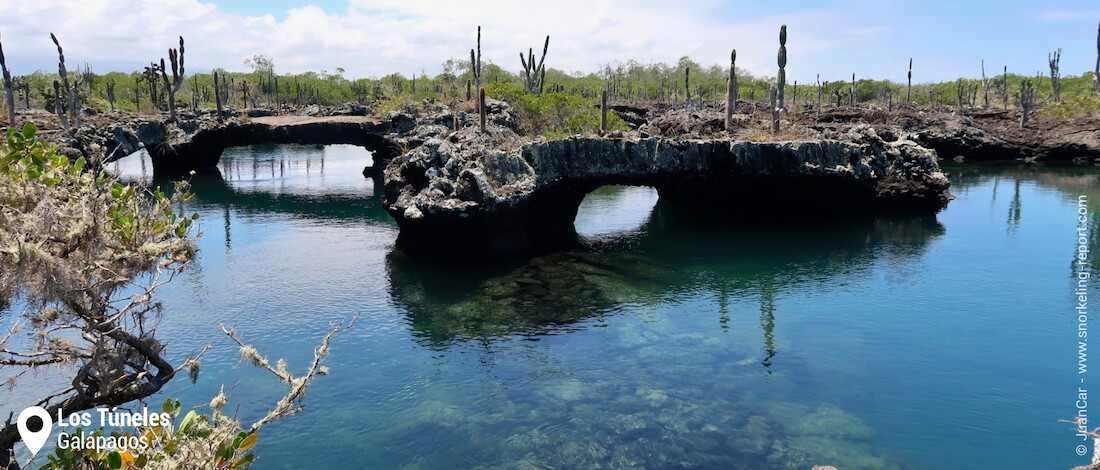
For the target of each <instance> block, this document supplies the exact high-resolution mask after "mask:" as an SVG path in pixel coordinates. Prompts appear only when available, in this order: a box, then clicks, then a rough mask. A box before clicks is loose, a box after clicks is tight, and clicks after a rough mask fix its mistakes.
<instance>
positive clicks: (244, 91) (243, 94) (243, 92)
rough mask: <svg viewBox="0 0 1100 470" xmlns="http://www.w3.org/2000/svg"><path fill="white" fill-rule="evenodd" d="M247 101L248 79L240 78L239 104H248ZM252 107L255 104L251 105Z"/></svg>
mask: <svg viewBox="0 0 1100 470" xmlns="http://www.w3.org/2000/svg"><path fill="white" fill-rule="evenodd" d="M248 103H249V99H248V81H247V80H241V105H242V106H248ZM253 107H255V106H253Z"/></svg>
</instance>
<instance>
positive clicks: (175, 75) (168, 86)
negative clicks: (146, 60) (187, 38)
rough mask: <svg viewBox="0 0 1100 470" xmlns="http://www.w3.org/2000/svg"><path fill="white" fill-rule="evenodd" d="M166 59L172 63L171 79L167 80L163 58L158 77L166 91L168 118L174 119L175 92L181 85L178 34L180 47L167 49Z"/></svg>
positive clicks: (181, 71)
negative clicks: (162, 81)
mask: <svg viewBox="0 0 1100 470" xmlns="http://www.w3.org/2000/svg"><path fill="white" fill-rule="evenodd" d="M168 60H169V61H170V62H171V63H172V80H171V81H169V80H168V72H167V71H165V69H166V68H167V67H165V64H164V58H161V59H160V77H161V79H163V80H164V89H165V90H167V91H168V119H169V120H171V121H172V122H175V121H176V92H177V91H179V90H180V86H181V85H183V36H180V48H179V50H178V51H177V50H176V49H168Z"/></svg>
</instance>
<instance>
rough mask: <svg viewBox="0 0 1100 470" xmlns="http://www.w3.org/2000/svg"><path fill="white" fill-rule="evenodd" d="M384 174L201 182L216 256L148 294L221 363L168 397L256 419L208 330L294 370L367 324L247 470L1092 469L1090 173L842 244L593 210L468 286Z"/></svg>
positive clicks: (294, 170) (973, 175) (296, 173)
mask: <svg viewBox="0 0 1100 470" xmlns="http://www.w3.org/2000/svg"><path fill="white" fill-rule="evenodd" d="M368 162H369V156H368V154H366V153H365V152H364V151H362V150H361V149H358V148H355V147H346V146H332V147H308V146H267V147H251V148H236V149H230V150H229V151H227V152H226V154H225V155H224V156H223V158H222V163H221V165H220V168H219V172H217V174H212V175H210V174H203V175H197V176H196V177H195V178H194V179H193V188H194V191H195V193H196V195H197V196H196V198H195V199H194V200H193V201H192V202H191V203H190V205H191V206H192V207H191V208H190V209H189V210H194V211H197V212H198V213H199V214H200V215H201V218H200V219H199V222H198V223H199V228H200V229H201V231H202V237H201V239H200V240H199V248H200V250H201V251H200V253H199V256H198V258H197V260H196V262H195V263H193V265H192V266H191V268H190V269H189V271H187V273H186V275H184V276H183V277H181V278H179V279H178V280H177V281H176V282H174V283H172V284H170V285H168V286H166V287H164V288H163V289H162V290H161V291H160V295H161V297H162V298H163V299H164V301H165V307H166V310H165V311H166V312H167V314H166V315H165V317H164V319H163V321H162V324H161V328H160V330H159V331H158V334H159V335H160V336H161V337H162V338H165V339H166V342H167V343H168V346H169V348H170V351H171V352H172V353H173V354H174V355H175V356H176V357H179V358H182V357H183V356H185V355H187V354H189V353H192V352H194V351H197V350H198V349H200V348H201V347H202V346H203V345H205V344H207V343H210V344H213V349H212V350H211V351H210V352H208V353H207V354H206V356H205V357H204V360H203V366H202V374H201V377H200V379H199V380H198V382H197V383H195V384H191V383H189V382H187V381H186V380H184V379H180V380H177V381H175V382H173V383H172V384H171V385H170V386H169V387H168V390H166V392H165V393H166V394H167V395H171V396H175V397H179V398H180V399H181V400H183V402H184V403H185V404H193V405H198V404H202V403H205V402H207V401H209V399H210V398H211V397H212V396H213V395H214V394H215V393H217V391H218V388H219V386H220V385H222V384H225V385H226V388H227V390H229V391H230V400H231V401H230V405H229V407H228V408H227V409H234V410H236V411H237V414H238V416H239V417H240V418H241V419H242V420H243V421H245V422H251V421H253V420H255V419H258V418H259V417H260V416H262V415H263V414H264V412H265V407H266V406H270V405H271V404H273V403H274V402H275V401H276V400H277V399H278V398H279V397H280V396H281V394H282V392H283V389H282V388H281V386H280V384H278V383H277V382H276V381H275V380H273V379H272V378H270V377H267V376H264V375H263V374H261V373H260V372H259V371H257V370H255V369H253V368H252V367H251V366H249V365H247V364H241V363H239V356H238V355H237V353H236V349H235V348H234V347H231V345H230V341H229V340H228V339H226V338H224V337H223V336H221V334H220V330H219V328H218V324H220V323H226V324H228V325H230V326H232V327H235V328H236V329H237V331H238V332H240V333H241V334H242V335H243V337H244V339H245V340H246V341H248V342H251V343H253V344H255V345H256V346H257V347H258V348H259V349H260V351H261V352H262V353H264V354H266V355H267V356H269V357H270V358H272V359H274V358H277V357H283V358H286V359H287V360H288V362H289V363H290V366H291V368H292V369H295V370H299V371H300V370H302V369H304V368H305V367H306V365H307V364H308V361H309V360H310V359H311V358H312V348H313V346H314V345H315V344H316V343H317V342H318V341H319V339H320V338H321V337H322V336H323V335H324V334H325V333H326V332H327V330H328V329H329V323H330V322H333V321H340V320H345V319H348V318H350V317H352V316H354V315H357V314H358V315H359V320H358V323H357V325H356V327H355V328H354V329H352V330H350V331H347V332H344V333H342V334H341V335H339V336H338V337H337V338H336V339H335V341H334V343H333V345H332V356H331V358H330V359H329V361H328V363H327V364H328V365H329V366H330V367H331V371H332V372H331V375H329V376H327V377H321V378H319V379H318V380H317V381H316V383H315V385H313V387H312V388H311V389H310V393H309V395H308V397H307V399H306V402H305V403H306V408H305V410H304V411H303V412H302V413H300V414H299V415H297V416H294V417H291V418H289V419H287V420H285V421H281V422H277V423H275V424H272V425H270V426H268V427H267V428H265V429H264V430H263V431H262V432H261V437H260V441H259V442H260V443H259V445H258V447H257V452H258V453H259V455H260V456H261V458H260V460H259V462H258V463H257V465H256V468H260V469H293V468H313V467H325V468H475V467H477V468H517V467H518V468H595V467H601V468H619V467H631V466H636V467H645V468H680V467H702V468H806V469H808V468H809V467H810V466H812V465H814V464H817V465H834V466H837V467H838V468H841V469H858V468H898V469H901V468H917V469H925V468H928V469H937V468H1019V469H1032V468H1070V467H1072V466H1074V465H1080V464H1083V463H1086V458H1085V457H1078V456H1076V454H1075V452H1074V448H1075V446H1076V445H1077V444H1078V443H1079V442H1078V441H1077V440H1076V438H1075V437H1074V435H1073V431H1072V430H1071V429H1070V425H1068V424H1065V423H1059V422H1058V421H1057V420H1058V419H1062V418H1071V417H1072V416H1074V414H1075V413H1076V409H1075V408H1074V400H1075V392H1076V388H1077V386H1078V385H1079V383H1078V381H1079V380H1080V376H1078V374H1077V373H1076V370H1077V356H1076V348H1077V339H1076V328H1077V325H1076V317H1075V315H1074V313H1073V307H1074V305H1075V304H1074V302H1073V298H1072V296H1071V292H1072V290H1073V287H1074V286H1075V282H1074V278H1073V277H1072V276H1073V271H1072V270H1071V262H1072V261H1073V256H1074V255H1075V253H1076V251H1075V250H1076V245H1075V243H1076V242H1075V240H1076V237H1075V226H1076V213H1077V196H1078V195H1079V194H1087V195H1089V196H1090V197H1091V198H1093V199H1092V200H1093V201H1094V202H1100V179H1098V177H1100V171H1097V170H1094V169H1034V168H1027V167H1016V166H1000V167H973V166H968V167H958V168H950V171H952V172H953V174H952V182H953V184H954V189H953V191H954V193H955V195H956V196H957V197H958V198H957V199H956V200H955V201H953V202H952V203H951V204H950V206H949V207H948V209H947V210H945V211H944V212H942V213H940V214H938V215H937V216H935V217H890V218H880V219H870V220H867V219H863V220H845V221H839V222H835V223H829V224H797V223H788V224H783V225H748V226H737V225H727V226H714V225H713V224H706V223H701V222H699V221H697V220H692V219H687V218H685V217H683V216H682V215H680V214H678V213H677V212H676V211H675V210H674V208H670V207H666V206H665V205H664V204H662V203H660V202H658V200H657V196H656V193H655V191H653V190H652V189H649V188H632V187H605V188H601V189H600V190H598V191H596V192H594V193H592V194H591V195H589V197H588V198H587V199H586V200H585V202H584V204H583V205H582V207H581V210H580V212H579V215H578V217H577V222H576V225H577V228H578V231H579V232H580V234H581V241H582V243H581V244H580V246H578V247H577V248H574V249H570V250H565V251H562V252H558V253H554V254H551V255H546V256H541V257H537V258H533V259H520V260H509V261H505V262H498V263H468V264H465V265H457V266H456V265H437V264H432V263H425V262H424V261H414V260H411V259H409V258H407V257H406V256H404V255H403V254H401V253H400V252H397V251H395V250H394V248H393V245H394V240H395V238H396V236H397V227H396V226H395V224H394V222H393V221H392V219H390V218H389V216H388V215H387V214H386V213H385V211H384V210H383V209H382V208H381V201H380V196H379V195H378V194H379V192H380V188H376V187H375V184H374V183H373V182H372V181H371V180H370V179H365V178H363V177H362V176H361V174H360V171H361V170H362V167H363V166H365V165H366V164H367V163H368ZM145 165H148V163H146V164H145ZM141 168H142V163H141V161H140V157H139V156H134V157H130V158H128V159H127V160H124V161H122V162H120V163H119V164H118V165H117V166H116V168H115V169H116V171H119V172H121V173H122V174H124V175H127V176H128V177H138V176H140V175H141ZM149 169H151V167H149V166H146V171H149ZM158 182H159V181H158ZM162 183H163V182H162ZM1089 208H1090V209H1092V210H1095V209H1100V207H1098V206H1096V205H1091V204H1090V205H1089ZM1095 245H1096V243H1095V242H1093V243H1092V246H1094V251H1100V248H1096V247H1095ZM1090 292H1092V293H1093V294H1095V292H1096V289H1095V288H1090ZM1086 380H1087V376H1086ZM1090 447H1091V446H1090Z"/></svg>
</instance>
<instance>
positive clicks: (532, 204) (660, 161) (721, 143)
mask: <svg viewBox="0 0 1100 470" xmlns="http://www.w3.org/2000/svg"><path fill="white" fill-rule="evenodd" d="M462 137H463V138H459V139H457V141H456V142H454V143H452V142H449V141H443V140H439V139H434V140H428V141H426V142H425V143H424V144H423V145H422V146H420V147H418V148H417V149H415V150H413V151H411V152H409V153H407V154H405V155H402V156H400V157H398V158H396V159H394V160H393V161H392V162H391V164H390V166H389V167H388V168H387V169H386V171H385V180H386V187H385V201H384V203H385V205H386V208H387V210H388V211H389V212H390V214H391V215H393V217H394V219H396V220H397V223H398V225H399V226H400V227H401V235H400V238H399V240H398V243H399V245H400V246H402V247H404V248H407V249H409V250H411V251H414V252H415V251H426V252H436V253H442V254H447V253H451V254H456V252H463V253H467V254H471V255H473V254H482V253H489V254H509V253H517V252H524V251H529V250H537V249H539V248H541V247H546V246H552V245H554V244H557V243H560V242H561V241H562V240H567V239H569V238H570V237H572V236H573V235H574V234H575V232H574V229H573V219H574V218H575V217H576V213H577V208H578V206H579V204H580V202H581V200H582V199H583V198H584V196H585V194H587V193H588V192H590V191H592V190H594V189H596V188H597V187H599V186H603V185H607V184H629V185H644V186H653V187H656V188H657V189H658V191H659V192H660V194H661V197H662V198H668V199H670V200H672V201H674V202H677V203H679V204H680V205H683V206H685V207H689V208H695V209H699V210H704V211H709V212H712V213H714V214H729V213H735V214H736V213H749V214H751V213H760V212H775V211H778V210H782V211H785V213H791V212H798V213H813V214H817V215H822V214H825V215H828V214H838V213H862V212H872V211H875V210H881V209H885V210H893V209H911V210H922V211H930V212H934V211H936V210H938V209H940V208H942V207H944V205H946V203H947V201H948V200H949V198H950V195H949V193H948V181H947V178H946V176H945V175H944V174H943V173H942V172H941V171H940V170H939V167H938V165H937V163H936V156H935V153H934V152H932V151H930V150H928V149H925V148H923V147H920V146H918V145H916V144H915V143H913V142H912V141H909V140H904V139H902V140H898V141H895V142H886V141H884V140H882V139H881V138H879V137H878V136H877V134H875V132H874V130H873V129H871V128H869V127H866V126H862V127H857V128H854V129H852V130H851V131H850V132H849V133H848V134H847V136H846V138H847V140H845V141H839V140H821V141H801V142H798V141H796V142H780V143H751V142H732V141H730V140H724V139H709V140H681V139H667V138H658V137H651V138H646V139H641V138H637V137H619V138H596V137H592V138H585V137H571V138H568V139H563V140H555V141H539V142H533V143H529V144H526V145H522V146H515V145H512V146H511V148H509V146H508V145H506V144H507V143H508V139H506V138H505V139H503V140H502V139H501V138H499V137H498V138H496V139H494V138H493V137H491V136H482V135H480V134H477V133H471V134H466V135H464V136H462Z"/></svg>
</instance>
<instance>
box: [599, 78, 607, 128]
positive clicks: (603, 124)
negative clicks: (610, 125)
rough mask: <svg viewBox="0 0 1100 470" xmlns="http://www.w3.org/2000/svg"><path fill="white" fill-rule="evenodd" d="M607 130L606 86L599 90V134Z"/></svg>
mask: <svg viewBox="0 0 1100 470" xmlns="http://www.w3.org/2000/svg"><path fill="white" fill-rule="evenodd" d="M604 132H607V88H604V89H603V90H600V134H601V135H602V134H603V133H604Z"/></svg>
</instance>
